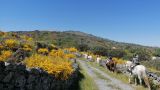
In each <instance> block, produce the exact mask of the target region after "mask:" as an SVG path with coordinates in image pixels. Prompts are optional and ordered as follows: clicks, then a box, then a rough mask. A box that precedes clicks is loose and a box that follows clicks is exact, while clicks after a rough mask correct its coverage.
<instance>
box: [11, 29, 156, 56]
mask: <svg viewBox="0 0 160 90" xmlns="http://www.w3.org/2000/svg"><path fill="white" fill-rule="evenodd" d="M12 33H16V34H19V35H23V34H25V35H29V36H31V37H32V38H33V39H34V40H35V41H37V42H44V43H54V44H55V45H57V46H58V47H62V48H65V47H77V48H78V49H79V50H80V51H89V52H92V53H95V54H100V55H103V56H116V57H120V58H121V57H123V58H126V59H129V58H131V57H132V56H133V55H134V54H137V53H138V54H146V55H149V56H151V55H153V54H154V52H155V50H156V49H157V48H156V47H149V46H143V45H138V44H131V43H124V42H116V41H113V40H109V39H105V38H101V37H97V36H94V35H92V34H87V33H84V32H80V31H63V32H59V31H39V30H35V31H16V32H12ZM146 55H142V56H143V59H147V58H149V57H148V56H147V57H144V56H146Z"/></svg>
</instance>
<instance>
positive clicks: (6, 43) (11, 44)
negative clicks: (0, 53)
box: [4, 39, 18, 48]
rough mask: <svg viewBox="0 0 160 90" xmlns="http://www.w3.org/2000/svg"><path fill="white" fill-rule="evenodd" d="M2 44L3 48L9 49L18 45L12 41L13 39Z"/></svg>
mask: <svg viewBox="0 0 160 90" xmlns="http://www.w3.org/2000/svg"><path fill="white" fill-rule="evenodd" d="M4 43H5V46H7V47H9V48H13V47H15V46H17V45H18V41H16V40H14V39H7V40H5V42H4Z"/></svg>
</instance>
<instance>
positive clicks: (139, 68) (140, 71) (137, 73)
mask: <svg viewBox="0 0 160 90" xmlns="http://www.w3.org/2000/svg"><path fill="white" fill-rule="evenodd" d="M126 67H127V69H128V70H129V72H130V76H129V83H130V82H131V79H130V78H131V77H132V76H133V77H138V79H139V83H140V85H142V78H143V79H144V82H145V84H146V85H147V86H148V88H149V90H151V88H150V84H149V80H148V77H147V74H146V68H145V66H143V65H136V66H134V64H133V63H132V62H131V61H127V62H126ZM134 80H135V85H137V79H136V78H134Z"/></svg>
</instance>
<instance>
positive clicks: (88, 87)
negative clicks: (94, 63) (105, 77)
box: [79, 65, 98, 90]
mask: <svg viewBox="0 0 160 90" xmlns="http://www.w3.org/2000/svg"><path fill="white" fill-rule="evenodd" d="M80 73H81V74H82V75H83V78H82V79H81V80H80V81H79V90H98V87H97V85H96V84H95V83H94V80H93V79H92V78H91V77H90V76H89V75H88V74H87V72H86V71H85V70H84V69H83V67H82V66H81V65H80Z"/></svg>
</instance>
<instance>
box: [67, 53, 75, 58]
mask: <svg viewBox="0 0 160 90" xmlns="http://www.w3.org/2000/svg"><path fill="white" fill-rule="evenodd" d="M65 58H66V59H72V58H76V56H75V55H74V54H66V55H65Z"/></svg>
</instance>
